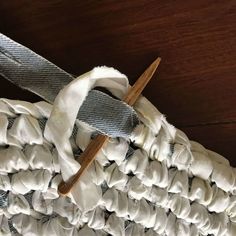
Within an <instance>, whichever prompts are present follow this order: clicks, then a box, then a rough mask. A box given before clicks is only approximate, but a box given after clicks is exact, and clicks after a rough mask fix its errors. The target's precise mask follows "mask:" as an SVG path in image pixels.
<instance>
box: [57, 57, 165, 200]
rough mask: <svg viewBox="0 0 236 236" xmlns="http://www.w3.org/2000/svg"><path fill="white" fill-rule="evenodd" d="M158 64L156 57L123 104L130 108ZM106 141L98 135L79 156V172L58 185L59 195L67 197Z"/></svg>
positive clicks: (159, 59)
mask: <svg viewBox="0 0 236 236" xmlns="http://www.w3.org/2000/svg"><path fill="white" fill-rule="evenodd" d="M160 62H161V58H160V57H158V58H157V59H156V60H155V61H154V62H153V63H152V64H151V65H150V66H149V67H148V68H147V69H146V70H145V71H144V73H143V74H142V75H141V76H140V77H139V78H138V80H137V81H136V82H135V84H134V85H133V86H132V87H131V88H130V89H129V91H128V93H127V95H126V96H125V97H124V99H123V101H124V102H126V103H127V104H128V105H130V106H132V105H133V104H134V103H135V102H136V100H137V99H138V98H139V96H140V94H141V93H142V91H143V89H144V88H145V87H146V85H147V84H148V82H149V81H150V80H151V78H152V76H153V74H154V73H155V71H156V69H157V67H158V66H159V64H160ZM108 139H109V137H108V136H106V135H102V134H99V135H97V136H96V137H95V138H94V139H93V140H92V141H91V142H90V143H89V145H88V146H87V148H86V149H85V151H84V152H83V153H82V154H81V156H80V160H81V162H80V163H81V168H80V169H79V171H78V172H77V173H76V174H75V175H74V176H72V177H71V178H70V179H69V181H67V182H64V181H62V182H61V183H60V184H59V186H58V191H59V193H60V194H61V195H67V194H68V193H69V192H70V191H71V189H72V188H73V186H74V185H75V184H76V183H77V181H78V180H79V178H80V177H81V176H82V174H83V173H84V171H85V170H87V169H88V167H89V166H90V165H91V164H92V162H93V161H94V159H95V158H96V155H97V153H98V152H99V151H100V149H101V148H102V147H103V145H104V144H105V143H106V142H107V140H108Z"/></svg>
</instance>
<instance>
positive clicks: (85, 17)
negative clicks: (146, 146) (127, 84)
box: [0, 0, 236, 165]
mask: <svg viewBox="0 0 236 236" xmlns="http://www.w3.org/2000/svg"><path fill="white" fill-rule="evenodd" d="M0 31H1V32H2V33H4V34H6V35H7V36H9V37H11V38H13V39H14V40H16V41H18V42H20V43H22V44H24V45H25V46H28V47H29V48H31V49H33V50H34V51H36V52H37V53H39V54H41V55H43V56H44V57H46V58H48V59H49V60H51V61H52V62H54V63H56V64H57V65H59V66H60V67H62V68H64V69H65V70H66V71H68V72H70V73H72V74H75V75H79V74H81V73H84V72H86V71H88V70H90V69H91V68H93V67H94V66H97V65H107V66H113V67H115V68H117V69H119V70H120V71H121V72H123V73H125V74H127V75H128V76H129V79H130V81H131V84H132V83H134V81H135V80H136V79H137V77H138V76H139V75H140V73H141V72H142V71H143V70H144V69H145V68H146V67H147V66H148V64H149V63H151V62H152V61H153V59H154V58H156V57H157V56H161V57H162V63H161V66H160V68H159V73H158V74H157V75H156V77H158V79H155V78H154V79H153V80H152V81H151V83H150V84H149V85H148V87H147V88H146V89H145V92H144V95H145V96H147V97H148V98H149V99H150V100H151V102H152V103H154V104H155V105H156V106H157V108H158V109H159V110H160V111H161V112H162V113H164V114H165V115H166V116H167V118H168V121H169V122H171V123H173V124H174V125H175V126H176V127H179V128H181V129H182V130H183V131H185V132H186V133H187V135H188V136H189V137H190V138H191V139H194V140H196V141H198V142H200V143H202V144H203V145H205V146H206V147H207V148H210V149H212V150H214V151H217V152H219V153H220V154H222V155H224V156H225V157H227V158H228V159H230V161H231V163H232V164H233V165H236V158H235V154H236V151H235V148H234V145H236V106H235V105H236V46H235V43H236V42H235V41H236V1H235V0H233V1H230V0H229V1H222V0H220V1H217V0H198V1H194V0H191V1H180V0H176V1H174V0H173V1H171V0H160V1H148V0H147V1H143V0H136V1H123V0H122V1H121V0H120V1H75V0H70V1H69V0H67V1H62V0H51V1H36V0H35V1H31V0H21V1H18V0H11V1H1V3H0ZM0 91H1V97H7V98H13V99H27V100H29V101H38V100H39V98H38V97H36V96H33V95H31V94H30V93H28V92H22V91H21V90H20V89H18V88H16V87H15V86H13V85H11V84H9V83H7V82H5V81H3V79H1V87H0Z"/></svg>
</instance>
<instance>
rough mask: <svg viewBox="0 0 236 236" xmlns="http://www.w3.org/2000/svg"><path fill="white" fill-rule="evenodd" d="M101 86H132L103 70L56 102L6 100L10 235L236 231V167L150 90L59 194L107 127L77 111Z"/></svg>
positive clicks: (2, 213)
mask: <svg viewBox="0 0 236 236" xmlns="http://www.w3.org/2000/svg"><path fill="white" fill-rule="evenodd" d="M96 86H99V87H100V86H102V87H105V88H106V89H107V90H109V91H110V92H111V93H112V94H113V96H115V97H116V98H118V99H120V98H122V96H123V95H124V94H125V93H126V92H127V90H128V88H129V85H128V82H127V77H126V76H125V75H123V74H121V73H120V72H118V71H117V70H114V69H112V68H107V67H99V68H95V69H94V70H92V71H90V72H88V73H86V74H84V75H82V76H80V77H79V78H77V79H75V80H74V81H72V82H71V83H70V84H69V85H68V86H66V87H65V88H63V89H62V90H61V92H60V93H59V94H58V96H57V98H56V99H55V102H54V104H53V105H51V104H49V103H47V102H44V101H42V102H37V103H29V102H26V101H15V100H9V99H0V144H1V148H0V228H1V231H0V232H1V235H27V236H33V235H37V236H38V235H40V236H42V235H47V236H48V235H50V236H51V235H55V236H67V235H68V236H103V235H104V236H105V235H114V236H144V235H145V236H154V235H155V236H158V235H163V236H166V235H168V236H175V235H178V236H185V235H186V236H197V235H221V236H223V235H231V236H235V235H236V198H235V189H236V183H235V176H236V172H235V169H234V168H232V167H231V166H230V164H229V162H228V160H226V159H225V158H224V157H222V156H220V155H219V154H217V153H215V152H212V151H210V150H207V149H205V148H204V147H203V146H202V145H200V144H199V143H197V142H193V141H189V139H188V138H187V136H186V135H185V134H184V133H183V132H182V131H180V130H178V129H176V128H175V127H173V126H172V125H170V124H169V123H168V122H167V121H166V119H165V117H164V116H163V115H162V114H161V113H160V112H159V111H158V110H157V109H156V108H155V107H154V106H153V105H152V104H151V103H150V102H149V101H148V100H147V99H146V98H145V97H143V96H141V97H140V98H139V99H138V101H137V102H136V103H135V105H134V107H133V108H134V111H135V114H137V116H138V119H139V121H140V122H139V124H138V125H136V126H135V128H134V129H133V130H132V132H131V133H130V135H128V136H127V137H119V136H117V137H111V138H110V139H109V141H108V143H107V144H106V145H105V146H104V147H103V148H102V150H101V151H100V152H99V153H98V155H97V157H96V160H95V161H94V163H93V164H92V165H91V167H90V168H89V170H88V171H87V172H86V173H85V174H84V176H83V177H82V178H81V180H80V181H79V183H78V184H77V185H76V186H75V188H74V189H73V191H72V192H71V194H70V195H69V196H67V197H65V196H60V195H59V194H58V191H57V188H58V184H59V183H60V182H61V180H62V178H63V180H64V181H66V180H68V178H70V177H71V176H72V175H74V174H75V173H76V172H77V171H78V170H79V168H80V164H79V162H78V160H79V154H80V153H81V152H82V151H83V150H84V149H85V148H86V147H87V145H88V143H89V142H90V140H91V139H92V138H93V137H94V135H96V133H97V129H96V128H94V127H92V126H90V125H88V124H86V123H85V122H84V121H81V120H79V119H77V118H76V117H77V113H80V108H81V106H82V104H83V102H84V100H85V98H86V97H87V95H88V93H89V91H90V90H91V89H93V88H95V87H96ZM110 99H112V98H111V97H110ZM113 118H114V117H113ZM114 125H115V124H114Z"/></svg>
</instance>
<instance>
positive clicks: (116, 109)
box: [0, 33, 139, 138]
mask: <svg viewBox="0 0 236 236" xmlns="http://www.w3.org/2000/svg"><path fill="white" fill-rule="evenodd" d="M0 74H1V75H2V76H3V77H4V78H6V79H8V80H9V81H11V82H12V83H14V84H16V85H18V86H19V87H21V88H24V89H26V90H29V91H31V92H33V93H35V94H37V95H39V96H40V97H42V98H43V99H45V100H46V101H48V102H50V103H53V101H54V99H55V97H56V96H57V94H58V93H59V91H60V90H61V89H62V88H63V87H64V86H65V85H67V84H68V83H70V82H71V81H72V80H73V79H74V78H73V77H72V76H71V75H70V74H68V73H67V72H65V71H64V70H62V69H60V68H59V67H57V66H56V65H54V64H53V63H51V62H49V61H48V60H46V59H45V58H43V57H41V56H39V55H38V54H36V53H34V52H33V51H31V50H30V49H28V48H26V47H24V46H22V45H20V44H19V43H16V42H15V41H13V40H11V39H10V38H8V37H6V36H5V35H3V34H1V33H0ZM78 92H79V91H78ZM78 118H79V119H80V120H81V121H83V122H85V123H87V124H88V125H90V126H91V127H93V128H95V129H97V130H99V131H100V132H101V133H104V134H107V135H108V136H111V137H124V138H128V137H129V136H130V134H131V132H132V130H133V129H134V128H135V126H136V125H137V124H138V122H139V120H138V116H137V114H136V112H135V111H134V110H133V109H132V108H131V107H130V106H128V105H127V104H125V103H124V102H122V101H119V100H116V99H113V98H111V97H110V96H108V95H106V94H104V93H102V92H98V91H90V93H89V95H88V96H87V99H86V100H85V101H84V103H83V105H82V107H81V109H80V111H79V114H78Z"/></svg>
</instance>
